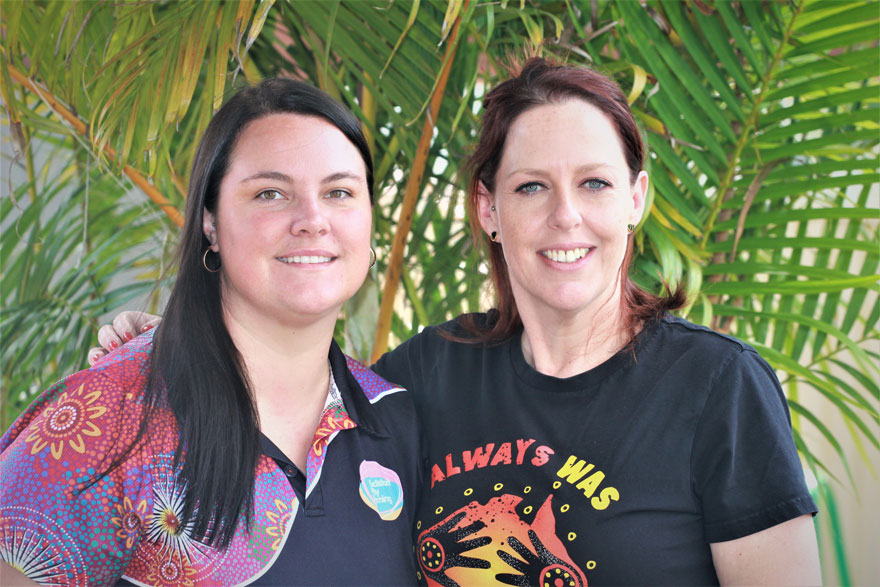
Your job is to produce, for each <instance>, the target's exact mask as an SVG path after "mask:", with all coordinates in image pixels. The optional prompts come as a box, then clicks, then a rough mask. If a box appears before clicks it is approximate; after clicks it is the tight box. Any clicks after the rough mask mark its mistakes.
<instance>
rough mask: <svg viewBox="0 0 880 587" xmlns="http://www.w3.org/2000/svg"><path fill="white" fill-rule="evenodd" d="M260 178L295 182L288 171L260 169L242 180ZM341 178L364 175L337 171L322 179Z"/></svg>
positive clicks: (323, 180) (357, 178) (337, 179)
mask: <svg viewBox="0 0 880 587" xmlns="http://www.w3.org/2000/svg"><path fill="white" fill-rule="evenodd" d="M258 179H273V180H275V181H282V182H285V183H294V181H293V178H292V177H290V176H289V175H287V174H286V173H281V172H280V171H258V172H257V173H255V174H253V175H250V176H248V177H246V178H244V179H243V180H241V183H246V182H249V181H255V180H258ZM340 179H355V180H362V179H363V176H362V175H358V174H357V173H354V172H351V171H337V172H336V173H331V174H330V175H328V176H327V177H325V178H324V179H322V180H321V183H330V182H333V181H339V180H340Z"/></svg>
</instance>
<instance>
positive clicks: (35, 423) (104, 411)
mask: <svg viewBox="0 0 880 587" xmlns="http://www.w3.org/2000/svg"><path fill="white" fill-rule="evenodd" d="M151 350H152V337H151V333H150V336H149V337H147V336H146V335H144V336H143V337H138V338H136V339H135V340H134V341H132V342H130V343H129V344H126V345H124V346H123V347H121V348H119V349H118V350H116V351H114V352H113V353H111V354H110V355H108V356H107V357H106V358H105V359H104V360H103V361H101V362H100V363H98V364H97V365H94V366H93V367H91V368H89V369H84V370H83V371H78V372H76V373H73V374H72V375H68V376H67V377H65V378H64V379H62V380H61V381H59V382H57V383H56V384H55V385H53V386H52V387H50V388H49V389H47V390H46V391H44V392H43V393H42V394H40V395H39V396H38V397H37V398H36V399H35V400H34V401H33V403H31V405H30V406H29V407H28V408H27V409H25V411H24V412H22V414H21V415H20V416H19V417H18V419H16V421H15V422H14V423H13V425H12V426H11V427H10V429H9V430H8V431H7V432H6V434H5V435H4V436H3V439H2V441H0V450H6V448H7V447H8V446H9V445H10V444H12V443H13V442H14V441H15V440H16V439H17V438H18V437H19V436H21V435H22V434H23V433H25V434H24V436H25V437H26V439H25V441H26V442H31V441H35V442H36V444H35V445H34V446H33V447H32V448H31V450H32V451H33V452H32V454H36V453H38V452H39V451H40V450H42V448H43V447H45V446H51V448H52V453H53V455H56V458H58V457H60V455H61V453H62V452H63V446H65V442H63V441H62V440H61V439H67V440H68V441H67V444H70V445H71V446H73V447H74V449H71V450H73V451H74V452H80V453H81V452H82V450H81V449H80V448H79V447H80V445H81V444H82V443H83V435H85V436H93V437H95V438H99V437H101V436H104V437H112V436H113V435H112V434H109V432H110V430H109V429H110V428H113V427H114V426H115V425H117V424H118V423H119V422H121V421H123V420H125V419H127V418H128V417H129V416H132V415H134V413H135V410H137V412H138V413H139V411H140V408H141V405H142V400H143V394H144V389H145V386H146V381H147V376H148V373H149V363H150V361H149V356H150V352H151ZM111 425H113V426H111ZM40 431H42V432H43V433H42V434H41V433H40ZM43 437H45V439H43ZM49 438H54V439H55V442H51V441H49V440H48V439H49Z"/></svg>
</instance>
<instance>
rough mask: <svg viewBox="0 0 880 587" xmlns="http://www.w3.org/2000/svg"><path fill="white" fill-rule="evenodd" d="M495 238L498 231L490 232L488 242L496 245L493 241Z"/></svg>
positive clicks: (495, 241)
mask: <svg viewBox="0 0 880 587" xmlns="http://www.w3.org/2000/svg"><path fill="white" fill-rule="evenodd" d="M497 236H498V231H497V230H493V231H492V234H490V235H489V240H490V241H492V242H493V243H497V242H498V241H497V240H495V238H496V237H497Z"/></svg>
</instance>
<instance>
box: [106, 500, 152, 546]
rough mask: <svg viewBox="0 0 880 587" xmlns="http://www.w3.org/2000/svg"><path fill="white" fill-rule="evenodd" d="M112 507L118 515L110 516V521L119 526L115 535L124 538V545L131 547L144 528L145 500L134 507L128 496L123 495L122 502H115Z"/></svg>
mask: <svg viewBox="0 0 880 587" xmlns="http://www.w3.org/2000/svg"><path fill="white" fill-rule="evenodd" d="M114 507H115V509H116V513H117V514H118V516H114V517H112V518H110V521H111V522H113V525H114V526H117V527H118V528H119V530H117V531H116V536H117V537H118V538H124V539H125V547H126V548H131V547H132V545H134V543H135V541H137V539H138V538H139V537H140V535H141V532H143V530H144V526H145V523H146V522H145V516H146V514H147V500H146V499H142V500H141V502H140V503H139V504H138V505H137V507H136V508H135V507H133V506H132V503H131V500H130V499H129V498H128V496H125V498H124V499H123V502H122V504H116V505H115V506H114Z"/></svg>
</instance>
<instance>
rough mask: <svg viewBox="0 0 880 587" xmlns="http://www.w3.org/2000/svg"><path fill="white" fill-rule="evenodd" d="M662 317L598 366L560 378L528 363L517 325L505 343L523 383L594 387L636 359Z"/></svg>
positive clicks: (564, 389) (553, 388) (561, 388)
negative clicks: (632, 342) (513, 333)
mask: <svg viewBox="0 0 880 587" xmlns="http://www.w3.org/2000/svg"><path fill="white" fill-rule="evenodd" d="M663 320H665V318H664V319H661V320H659V321H656V322H653V323H651V324H648V325H646V326H645V327H644V328H642V330H641V332H639V333H638V334H637V335H636V339H635V347H633V346H631V345H626V346H625V347H624V348H622V349H621V350H619V351H617V353H615V354H614V355H612V356H611V357H609V358H608V359H607V360H605V361H604V362H602V363H600V364H599V365H596V366H595V367H593V368H592V369H590V370H588V371H584V372H583V373H579V374H577V375H573V376H571V377H565V378H560V377H554V376H553V375H546V374H544V373H541V372H540V371H538V370H537V369H535V368H534V367H532V366H531V365H529V363H528V362H527V361H526V358H525V355H523V350H522V335H523V330H522V328H520V331H519V333H518V334H516V335H514V336H513V337H511V339H510V340H509V341H508V343H507V346H508V348H509V355H510V362H511V365H512V367H513V371H514V373H516V375H517V376H518V377H519V378H520V380H522V381H523V383H525V384H527V385H530V386H532V387H535V388H537V389H540V390H542V391H547V392H553V393H571V392H576V391H584V390H589V389H594V388H596V387H598V386H599V385H600V384H601V383H603V382H605V381H606V380H607V379H608V378H609V377H611V376H612V375H613V374H614V373H616V372H617V371H619V370H620V369H621V368H622V367H625V366H626V365H629V364H631V363H632V361H633V360H635V359H634V354H635V356H638V353H639V351H640V350H641V349H642V348H643V347H644V346H645V345H646V344H648V343H649V342H650V340H651V339H652V338H653V337H654V336H655V334H656V333H657V331H658V330H659V325H660V323H661V322H663ZM634 351H635V352H634Z"/></svg>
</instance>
